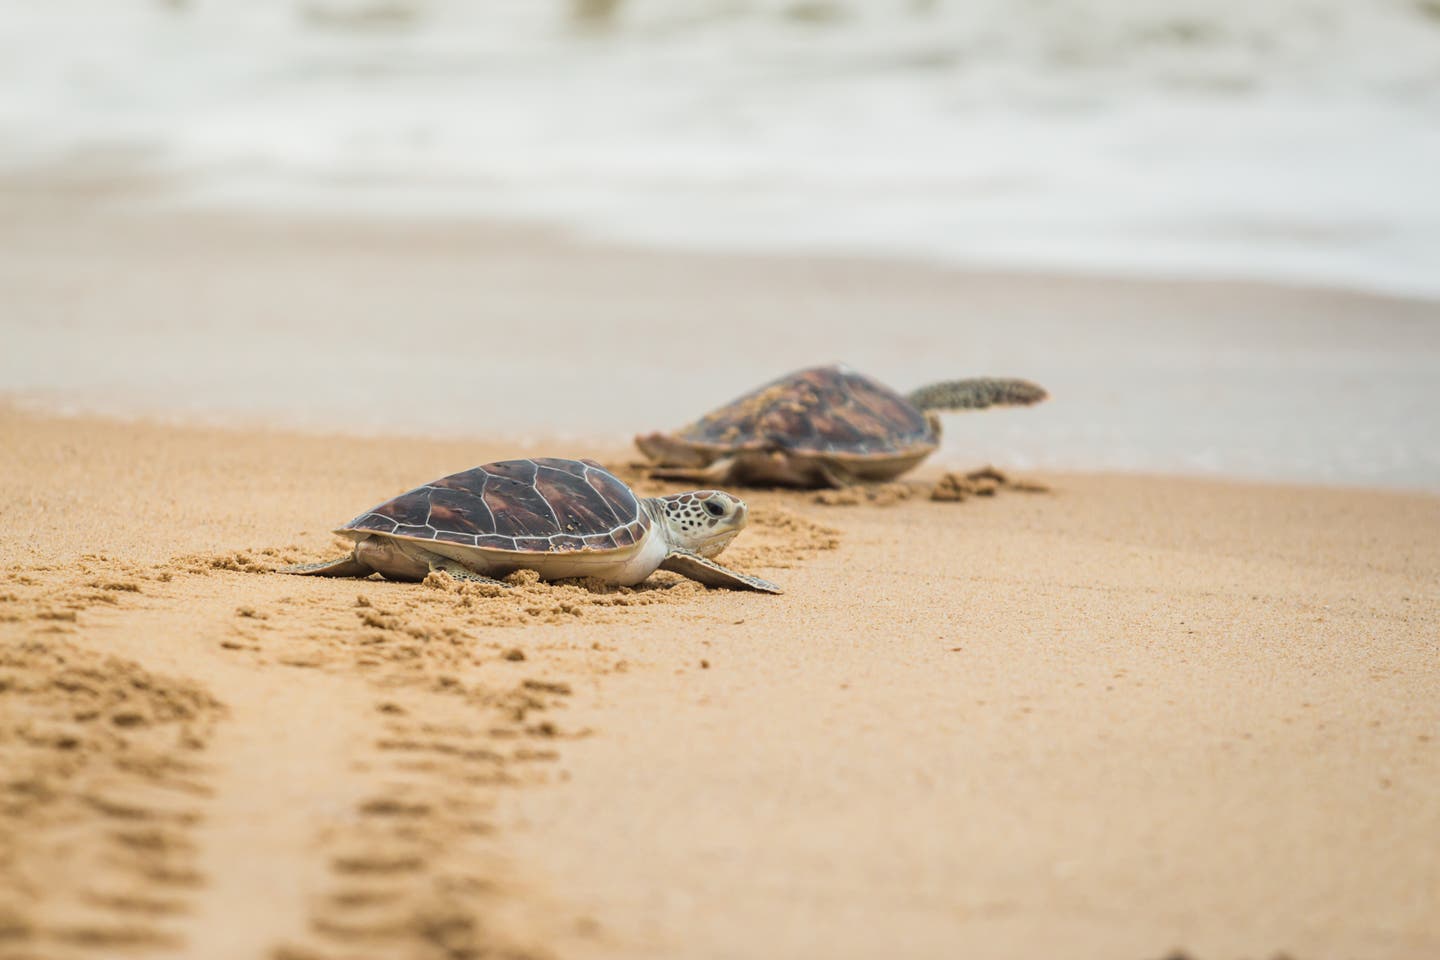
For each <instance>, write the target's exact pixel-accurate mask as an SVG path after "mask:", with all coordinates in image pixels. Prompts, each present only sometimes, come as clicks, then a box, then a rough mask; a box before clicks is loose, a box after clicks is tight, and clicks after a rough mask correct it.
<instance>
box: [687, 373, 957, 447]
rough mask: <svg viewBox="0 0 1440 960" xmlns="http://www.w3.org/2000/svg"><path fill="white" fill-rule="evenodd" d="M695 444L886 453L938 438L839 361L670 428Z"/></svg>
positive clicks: (907, 406)
mask: <svg viewBox="0 0 1440 960" xmlns="http://www.w3.org/2000/svg"><path fill="white" fill-rule="evenodd" d="M675 436H676V438H677V439H679V440H682V441H684V442H686V443H690V444H694V445H696V446H699V447H708V448H712V449H716V450H721V451H725V452H727V453H730V452H738V451H742V450H783V451H788V452H794V453H809V454H823V455H826V456H835V457H842V458H844V457H851V458H854V457H864V458H876V459H886V458H890V457H896V456H904V455H907V454H915V453H921V452H928V451H930V450H933V449H934V448H935V446H936V444H937V443H938V442H939V438H938V437H937V436H936V434H935V428H934V427H933V426H932V425H931V423H930V420H929V418H928V417H926V416H925V414H924V413H923V412H921V411H920V410H919V409H917V408H916V407H915V406H913V405H912V404H911V403H910V402H909V401H908V400H906V399H905V398H904V397H902V396H901V395H900V394H898V393H896V392H895V391H894V390H891V389H890V388H889V387H887V386H885V385H884V384H883V383H879V382H878V381H876V380H872V379H871V378H870V377H867V376H865V375H864V374H863V373H857V372H855V371H854V370H851V369H850V368H849V367H845V366H830V367H813V368H811V369H809V370H801V371H798V372H796V373H792V374H788V375H787V376H784V377H781V378H780V379H779V380H776V381H774V382H773V383H768V384H766V385H765V386H763V387H760V388H759V389H758V390H753V391H751V392H750V393H747V394H745V395H744V396H743V397H739V398H738V399H736V400H734V401H732V402H730V403H728V404H726V405H725V406H723V407H721V408H720V409H718V410H715V411H713V412H711V413H707V414H706V415H705V416H703V417H701V418H700V419H699V420H697V421H696V422H694V423H692V424H691V425H690V426H688V427H685V428H683V429H681V430H679V431H677V432H676V433H675Z"/></svg>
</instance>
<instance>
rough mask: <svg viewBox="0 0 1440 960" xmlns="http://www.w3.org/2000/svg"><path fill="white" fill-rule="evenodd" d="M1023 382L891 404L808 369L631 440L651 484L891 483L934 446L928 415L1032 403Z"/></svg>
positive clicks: (975, 384)
mask: <svg viewBox="0 0 1440 960" xmlns="http://www.w3.org/2000/svg"><path fill="white" fill-rule="evenodd" d="M1046 396H1047V394H1046V393H1045V391H1044V390H1043V389H1041V388H1040V387H1038V386H1036V385H1035V384H1033V383H1030V382H1029V381H1027V380H1010V379H991V378H977V379H971V380H948V381H944V382H941V383H934V384H931V385H929V386H927V387H921V388H920V389H919V390H916V391H915V392H913V393H911V394H910V395H909V396H908V397H904V396H901V395H900V394H898V393H896V392H895V391H894V390H891V389H890V388H889V387H887V386H885V385H884V384H882V383H878V382H877V381H875V380H873V379H871V378H870V377H867V376H865V375H864V374H863V373H858V372H856V371H854V370H851V369H850V368H849V367H846V366H843V365H838V366H829V367H812V368H811V369H809V370H800V371H798V372H796V373H791V374H788V375H787V376H784V377H781V378H780V379H779V380H776V381H774V382H773V383H768V384H766V385H765V386H763V387H760V388H759V389H758V390H753V391H751V392H750V393H747V394H745V395H744V396H743V397H740V398H738V399H736V400H734V401H732V402H730V403H728V404H726V405H725V406H723V407H721V408H720V409H718V410H715V411H713V412H711V413H707V414H706V415H705V416H703V417H701V418H700V419H699V420H697V421H695V422H694V423H692V424H690V426H688V427H684V428H682V429H680V430H678V431H676V432H675V433H668V434H667V433H652V434H649V435H648V436H641V437H636V438H635V445H636V446H638V447H639V448H640V452H641V453H643V454H645V456H646V457H648V458H649V459H650V460H651V461H653V462H654V463H655V469H654V470H653V474H654V475H655V476H657V477H669V478H684V479H700V480H703V481H704V482H707V483H726V482H728V483H742V484H745V483H749V484H779V485H781V486H795V487H842V486H846V485H848V484H851V483H857V482H865V481H881V480H891V479H893V478H895V477H898V476H899V475H900V474H902V473H904V472H905V471H906V470H909V469H911V468H912V467H914V466H915V465H916V464H918V463H919V462H920V461H921V460H924V459H925V458H926V457H927V456H929V454H930V452H931V451H932V450H934V449H935V448H936V447H937V446H938V445H939V443H940V418H939V417H938V416H936V414H935V411H937V410H979V409H982V408H984V407H991V406H1002V405H1005V406H1017V405H1028V404H1032V403H1038V402H1040V401H1041V400H1044V399H1045V397H1046Z"/></svg>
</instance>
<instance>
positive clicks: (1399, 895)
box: [0, 408, 1440, 960]
mask: <svg viewBox="0 0 1440 960" xmlns="http://www.w3.org/2000/svg"><path fill="white" fill-rule="evenodd" d="M0 450H3V451H4V458H5V460H4V469H3V471H0V523H3V529H4V531H5V536H4V540H3V554H0V562H3V564H4V572H3V573H0V577H3V582H0V641H3V646H0V779H3V783H0V865H3V872H0V878H3V881H0V956H5V957H7V958H8V957H67V958H68V957H74V958H89V957H110V956H136V957H140V956H156V957H163V956H185V957H197V958H200V957H203V958H207V960H211V958H228V957H235V958H242V957H244V958H254V957H286V958H302V957H303V958H309V957H361V958H366V957H376V958H379V957H478V956H492V955H493V956H535V957H547V956H561V957H580V958H587V957H591V958H609V957H630V956H647V957H649V956H653V957H758V956H765V957H797V958H798V957H813V956H832V957H875V956H906V957H954V956H1014V957H1039V956H1066V957H1073V958H1096V960H1099V958H1115V957H1133V958H1146V957H1159V956H1162V955H1164V954H1166V953H1167V952H1168V951H1171V950H1173V949H1183V950H1185V951H1188V952H1189V953H1190V954H1191V955H1193V956H1195V957H1199V958H1212V957H1213V958H1221V957H1224V958H1234V957H1242V956H1243V957H1257V958H1258V957H1268V956H1270V955H1272V954H1275V953H1277V952H1281V951H1284V952H1287V953H1288V954H1290V955H1291V956H1294V957H1297V958H1303V960H1309V958H1324V957H1395V958H1417V957H1423V956H1434V955H1437V954H1440V921H1437V919H1436V918H1437V916H1440V857H1437V856H1436V852H1435V850H1436V839H1437V837H1440V799H1437V798H1440V697H1437V691H1440V659H1437V653H1440V650H1437V647H1440V639H1437V638H1440V598H1437V590H1436V584H1437V582H1440V500H1437V499H1436V498H1434V497H1430V496H1425V495H1404V494H1393V493H1369V492H1362V491H1333V490H1325V489H1305V488H1290V487H1280V486H1245V485H1236V484H1221V483H1211V482H1200V481H1189V480H1176V479H1163V478H1145V477H1114V476H1076V475H1054V476H1047V477H1045V478H1043V479H1044V480H1045V481H1046V482H1047V483H1048V484H1049V485H1050V486H1051V487H1052V488H1053V489H1052V490H1051V492H1049V493H1022V492H1013V491H1010V490H1006V489H1001V490H999V491H998V492H997V494H996V495H994V496H977V497H971V498H969V499H966V500H964V501H962V502H937V501H932V500H930V499H928V498H927V497H926V496H924V494H925V492H927V491H928V489H929V485H930V483H931V482H933V481H934V479H935V478H936V471H933V470H932V471H931V473H929V474H927V475H924V476H922V477H921V478H920V479H917V480H916V481H915V483H914V484H912V485H910V486H909V487H902V488H896V489H892V490H891V491H890V495H889V496H886V497H882V498H880V499H881V500H882V501H884V503H871V502H865V498H863V497H852V498H845V497H839V498H835V497H831V498H828V499H831V500H840V501H841V502H842V505H831V504H827V503H822V502H819V501H818V500H817V498H816V497H814V496H813V495H807V494H782V493H756V494H753V495H752V496H751V500H752V503H753V510H754V514H755V522H754V524H753V525H752V528H751V529H749V530H747V531H746V532H745V533H744V534H743V535H742V536H741V538H740V539H739V540H738V541H737V542H736V544H735V546H734V547H733V548H732V550H731V551H730V553H729V554H727V557H729V558H730V559H731V561H732V562H734V563H736V564H737V565H740V566H743V567H744V568H746V569H750V570H754V571H755V572H757V573H760V574H761V575H764V576H767V577H770V578H772V579H775V580H777V581H780V582H782V583H783V585H784V586H785V587H786V589H787V593H786V594H785V595H784V596H781V597H768V596H760V595H755V594H746V593H734V592H727V591H718V590H717V591H707V590H705V589H703V588H700V587H698V586H696V585H692V584H690V583H688V582H684V581H678V580H677V579H676V578H674V577H672V576H670V575H666V574H660V575H657V576H656V577H655V578H654V580H653V582H652V583H649V584H646V585H645V586H644V587H643V588H641V589H638V590H635V591H612V592H601V593H594V592H590V591H587V590H585V589H583V588H581V587H577V586H563V585H562V586H547V585H543V584H531V585H525V586H521V587H519V588H517V589H515V590H514V591H512V592H511V593H509V594H507V595H506V596H503V597H497V596H491V595H488V594H487V593H486V592H483V591H479V590H476V589H475V588H474V587H471V586H469V585H467V586H465V587H456V586H455V585H454V584H448V585H447V584H440V585H432V586H427V585H406V584H389V583H384V582H379V581H364V582H360V581H344V580H338V581H337V580H313V579H297V578H291V577H285V576H282V575H278V574H274V573H271V572H269V570H270V569H271V568H272V567H273V566H274V565H275V564H277V563H280V562H285V561H291V560H297V559H302V558H311V557H321V556H324V555H326V554H327V553H328V552H329V551H330V550H331V549H332V545H333V540H332V538H331V537H330V536H329V535H328V534H327V533H326V529H327V527H328V526H329V525H331V524H334V523H336V522H338V521H340V520H343V519H344V518H347V517H349V516H350V515H352V514H353V513H355V512H356V511H357V510H358V509H359V508H361V507H363V506H365V505H368V504H370V503H371V502H374V501H376V500H378V499H380V498H383V497H385V496H388V495H390V494H392V493H394V492H398V491H399V490H402V489H405V488H407V487H409V486H411V485H413V484H415V483H418V482H422V481H424V480H426V479H430V478H433V477H435V476H439V475H442V474H444V473H446V472H449V471H451V470H454V469H457V468H462V467H465V466H468V465H471V464H473V463H476V462H480V461H483V460H486V459H490V458H493V457H495V456H499V455H502V454H503V453H505V452H506V451H505V450H503V449H501V448H499V447H494V446H487V445H486V444H483V443H482V444H476V443H467V442H458V441H457V442H448V441H446V442H442V441H423V440H382V439H354V438H337V437H329V436H318V435H299V434H291V433H284V432H279V431H224V430H207V429H198V428H185V427H176V426H159V425H146V424H130V423H119V422H112V421H106V420H101V419H64V418H52V417H46V416H42V415H37V414H34V413H27V412H21V411H17V410H16V409H14V408H5V409H3V412H0ZM583 452H589V453H594V454H598V455H600V456H602V457H605V458H606V459H607V460H609V461H610V462H623V461H624V460H625V458H626V457H627V454H626V453H625V452H624V451H618V450H610V451H606V450H590V451H583ZM607 454H608V456H607ZM912 491H914V492H915V495H913V496H906V494H907V493H910V492H912ZM849 501H860V502H852V503H850V504H849V505H843V504H844V503H846V502H849Z"/></svg>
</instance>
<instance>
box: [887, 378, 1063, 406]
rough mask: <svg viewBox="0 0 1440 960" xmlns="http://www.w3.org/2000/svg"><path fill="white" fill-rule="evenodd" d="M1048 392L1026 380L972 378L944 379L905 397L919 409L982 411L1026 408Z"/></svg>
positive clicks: (1041, 398) (1037, 401)
mask: <svg viewBox="0 0 1440 960" xmlns="http://www.w3.org/2000/svg"><path fill="white" fill-rule="evenodd" d="M1048 396H1050V394H1048V393H1046V392H1045V388H1044V387H1041V386H1039V385H1037V384H1034V383H1031V382H1030V381H1029V380H1015V379H1011V378H1007V377H973V378H971V379H969V380H944V381H941V382H940V383H932V384H930V385H928V386H924V387H921V388H920V389H919V390H916V391H914V392H913V393H911V394H910V396H908V397H907V398H906V399H907V400H909V401H910V403H911V404H913V405H914V406H916V407H918V408H919V409H921V410H984V409H985V408H986V407H1028V406H1030V405H1031V404H1033V403H1039V402H1040V401H1041V400H1044V399H1045V398H1046V397H1048Z"/></svg>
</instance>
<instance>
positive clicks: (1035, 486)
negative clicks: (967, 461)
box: [930, 467, 1050, 503]
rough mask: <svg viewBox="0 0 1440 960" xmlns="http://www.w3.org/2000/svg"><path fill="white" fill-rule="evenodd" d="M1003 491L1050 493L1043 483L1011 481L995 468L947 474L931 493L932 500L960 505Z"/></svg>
mask: <svg viewBox="0 0 1440 960" xmlns="http://www.w3.org/2000/svg"><path fill="white" fill-rule="evenodd" d="M1001 490H1010V491H1014V492H1015V493H1049V492H1050V488H1049V487H1047V486H1045V485H1044V484H1042V483H1035V482H1033V481H1028V480H1011V479H1010V477H1009V476H1008V475H1007V474H1005V473H1002V472H1001V471H999V470H996V469H995V468H994V467H981V468H980V469H979V470H971V471H969V472H968V473H947V474H945V475H944V476H942V477H941V478H940V479H939V480H938V481H936V483H935V487H934V489H932V490H931V491H930V499H931V500H940V501H946V502H955V503H958V502H960V501H962V500H969V499H970V498H971V497H993V496H995V495H996V494H998V493H999V492H1000V491H1001Z"/></svg>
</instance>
